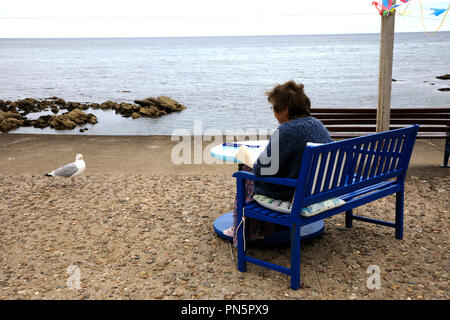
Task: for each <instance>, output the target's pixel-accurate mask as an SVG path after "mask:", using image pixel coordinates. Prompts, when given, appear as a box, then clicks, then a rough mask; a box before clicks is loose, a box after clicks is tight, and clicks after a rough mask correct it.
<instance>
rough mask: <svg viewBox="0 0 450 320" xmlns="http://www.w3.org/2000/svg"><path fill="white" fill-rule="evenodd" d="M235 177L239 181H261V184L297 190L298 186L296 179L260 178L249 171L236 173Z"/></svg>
mask: <svg viewBox="0 0 450 320" xmlns="http://www.w3.org/2000/svg"><path fill="white" fill-rule="evenodd" d="M233 177H235V178H237V179H244V180H254V181H261V182H266V183H272V184H278V185H283V186H288V187H293V188H295V187H296V186H297V180H295V179H289V178H271V177H259V176H255V175H254V174H253V173H250V172H247V171H238V172H235V173H234V174H233Z"/></svg>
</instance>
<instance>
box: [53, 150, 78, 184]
mask: <svg viewBox="0 0 450 320" xmlns="http://www.w3.org/2000/svg"><path fill="white" fill-rule="evenodd" d="M85 169H86V163H85V162H84V160H83V155H82V154H80V153H79V154H77V155H76V157H75V161H74V162H72V163H69V164H66V165H64V166H62V167H60V168H58V169H55V170H53V171H52V172H50V173H46V174H45V176H47V177H66V178H70V179H71V180H72V184H73V185H75V181H74V177H76V176H78V175H80V174H82V173H83V172H84V170H85Z"/></svg>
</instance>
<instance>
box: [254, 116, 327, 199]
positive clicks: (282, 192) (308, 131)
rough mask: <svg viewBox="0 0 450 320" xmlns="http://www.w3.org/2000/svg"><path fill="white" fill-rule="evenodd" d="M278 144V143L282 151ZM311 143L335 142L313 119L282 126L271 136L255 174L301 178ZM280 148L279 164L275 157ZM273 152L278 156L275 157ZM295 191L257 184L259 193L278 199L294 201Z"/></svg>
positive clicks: (298, 120)
mask: <svg viewBox="0 0 450 320" xmlns="http://www.w3.org/2000/svg"><path fill="white" fill-rule="evenodd" d="M276 141H278V148H277V146H276ZM307 142H315V143H328V142H333V140H332V139H331V137H330V133H329V132H328V130H327V129H326V128H325V127H324V125H323V124H322V123H321V122H320V121H319V120H317V119H316V118H313V117H305V118H296V119H293V120H291V121H288V122H285V123H283V124H281V125H280V126H279V127H278V128H277V130H275V132H274V133H273V134H272V135H271V137H270V140H269V144H268V145H267V148H266V150H265V151H264V152H263V153H262V154H261V155H260V156H259V158H258V160H257V161H256V162H255V164H254V165H253V172H254V174H255V175H257V176H271V177H281V178H291V179H297V178H298V174H299V171H300V163H301V161H302V155H303V150H304V149H305V147H306V143H307ZM277 149H278V153H279V157H278V161H276V156H275V155H276V152H277ZM272 151H273V152H274V157H271V155H272ZM277 162H278V168H277V165H276V164H277ZM294 191H295V189H294V188H291V187H286V186H280V185H275V184H269V183H263V182H258V181H257V182H255V194H262V195H265V196H268V197H271V198H275V199H280V200H288V201H292V197H293V196H294Z"/></svg>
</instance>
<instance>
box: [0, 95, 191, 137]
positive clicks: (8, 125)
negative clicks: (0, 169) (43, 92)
mask: <svg viewBox="0 0 450 320" xmlns="http://www.w3.org/2000/svg"><path fill="white" fill-rule="evenodd" d="M134 103H135V104H131V103H127V102H122V103H116V102H113V101H110V100H108V101H105V102H102V103H79V102H70V101H69V102H66V101H65V100H64V99H61V98H58V97H51V98H48V99H45V100H36V99H34V98H26V99H21V100H17V101H14V102H12V101H10V100H7V101H3V100H0V130H1V131H2V132H8V131H10V130H13V129H17V128H19V127H21V126H26V127H30V126H32V127H35V128H46V127H51V128H53V129H55V130H73V129H75V128H76V127H79V126H83V125H86V124H88V123H89V124H96V123H97V122H98V120H97V118H96V117H95V115H93V114H91V113H88V114H86V113H85V112H83V110H88V109H90V108H92V109H101V110H114V111H115V113H116V114H120V115H122V116H123V117H127V118H128V117H131V118H132V119H138V118H141V117H149V118H157V117H161V116H164V115H167V114H169V113H172V112H179V111H182V110H184V109H186V107H185V106H184V105H182V104H180V103H178V102H177V101H175V100H173V99H171V98H169V97H166V96H159V97H158V98H153V97H148V98H145V99H143V100H134ZM49 110H50V111H51V112H52V113H53V115H44V116H40V117H39V118H38V119H36V120H29V119H28V118H27V115H28V114H30V113H34V112H42V111H49ZM62 110H65V111H66V112H65V113H62V114H59V113H60V112H61V111H62ZM58 114H59V115H58Z"/></svg>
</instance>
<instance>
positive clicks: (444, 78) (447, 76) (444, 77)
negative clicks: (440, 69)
mask: <svg viewBox="0 0 450 320" xmlns="http://www.w3.org/2000/svg"><path fill="white" fill-rule="evenodd" d="M436 79H440V80H450V74H445V75H443V76H439V77H436Z"/></svg>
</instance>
